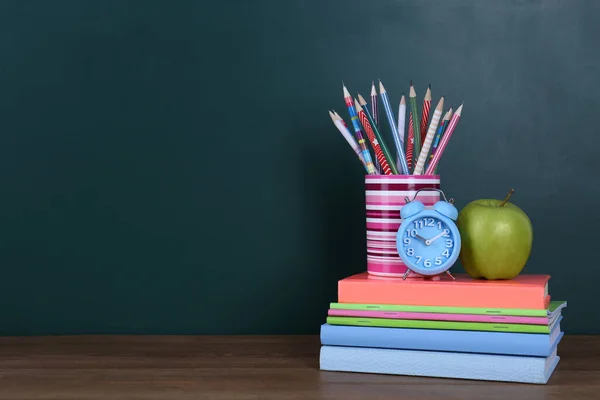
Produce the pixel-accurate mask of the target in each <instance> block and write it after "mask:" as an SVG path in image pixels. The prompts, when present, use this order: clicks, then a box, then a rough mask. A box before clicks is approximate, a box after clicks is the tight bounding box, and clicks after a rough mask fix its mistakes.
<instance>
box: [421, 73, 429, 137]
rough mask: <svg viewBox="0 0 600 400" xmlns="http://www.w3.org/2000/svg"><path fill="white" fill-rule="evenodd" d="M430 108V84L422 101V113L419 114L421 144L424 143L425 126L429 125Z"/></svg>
mask: <svg viewBox="0 0 600 400" xmlns="http://www.w3.org/2000/svg"><path fill="white" fill-rule="evenodd" d="M430 108H431V84H430V85H429V87H428V88H427V92H425V98H424V99H423V111H422V112H421V144H423V142H424V141H425V136H426V135H427V124H428V123H429V109H430Z"/></svg>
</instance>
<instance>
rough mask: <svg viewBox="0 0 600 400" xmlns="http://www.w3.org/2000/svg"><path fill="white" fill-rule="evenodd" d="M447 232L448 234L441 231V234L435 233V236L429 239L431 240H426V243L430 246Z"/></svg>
mask: <svg viewBox="0 0 600 400" xmlns="http://www.w3.org/2000/svg"><path fill="white" fill-rule="evenodd" d="M445 234H446V232H442V233H440V234H437V235H435V236H434V237H432V238H431V239H429V240H426V241H425V244H426V245H427V246H429V245H430V244H431V243H433V242H435V241H436V240H438V239H439V238H441V237H442V236H444V235H445Z"/></svg>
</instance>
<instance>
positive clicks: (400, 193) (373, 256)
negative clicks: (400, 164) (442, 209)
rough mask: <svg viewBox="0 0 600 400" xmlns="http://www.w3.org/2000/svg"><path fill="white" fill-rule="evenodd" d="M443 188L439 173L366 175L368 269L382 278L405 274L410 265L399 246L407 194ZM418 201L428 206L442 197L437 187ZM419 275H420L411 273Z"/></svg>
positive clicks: (420, 196)
mask: <svg viewBox="0 0 600 400" xmlns="http://www.w3.org/2000/svg"><path fill="white" fill-rule="evenodd" d="M423 188H434V189H439V188H440V177H439V175H366V176H365V200H366V201H365V203H366V212H367V271H368V272H369V274H371V275H374V276H379V277H402V275H404V273H405V272H406V270H407V268H406V266H405V265H404V263H403V262H402V260H401V259H400V256H399V255H398V250H397V249H396V233H397V232H398V228H399V227H400V224H401V223H402V219H401V218H400V210H401V209H402V207H403V206H404V205H405V204H406V200H405V197H408V198H409V199H410V200H413V198H414V196H415V194H416V192H417V190H419V189H423ZM416 200H419V201H421V202H423V204H424V205H425V208H426V209H431V208H433V205H434V204H435V203H436V202H437V201H439V200H440V193H439V192H438V191H435V190H422V191H420V192H419V194H418V195H417V198H416ZM411 277H414V278H418V277H420V275H418V274H412V273H411V274H410V275H409V278H408V279H410V278H411Z"/></svg>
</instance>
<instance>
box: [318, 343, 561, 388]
mask: <svg viewBox="0 0 600 400" xmlns="http://www.w3.org/2000/svg"><path fill="white" fill-rule="evenodd" d="M559 361H560V357H558V355H557V354H556V348H555V349H554V351H553V352H552V354H550V356H548V357H524V356H503V355H496V354H474V353H452V352H439V351H421V350H393V349H370V348H365V347H341V346H322V347H321V354H320V360H319V363H320V369H321V370H323V371H338V372H362V373H373V374H392V375H409V376H427V377H435V378H455V379H476V380H484V381H503V382H520V383H537V384H545V383H547V382H548V379H549V378H550V376H551V375H552V373H553V372H554V369H555V368H556V365H557V364H558V362H559Z"/></svg>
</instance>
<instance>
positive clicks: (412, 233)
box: [406, 229, 417, 237]
mask: <svg viewBox="0 0 600 400" xmlns="http://www.w3.org/2000/svg"><path fill="white" fill-rule="evenodd" d="M406 236H408V237H417V230H416V229H409V230H407V231H406Z"/></svg>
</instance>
